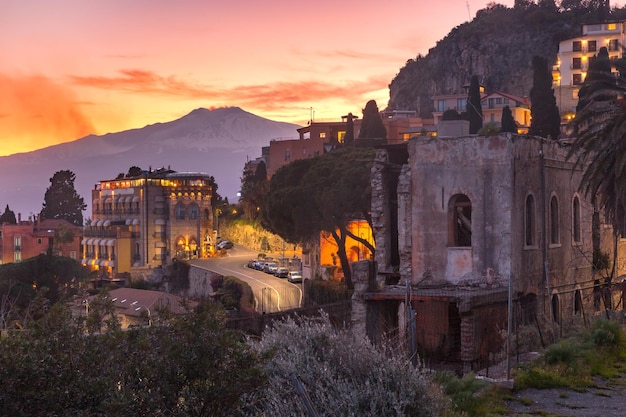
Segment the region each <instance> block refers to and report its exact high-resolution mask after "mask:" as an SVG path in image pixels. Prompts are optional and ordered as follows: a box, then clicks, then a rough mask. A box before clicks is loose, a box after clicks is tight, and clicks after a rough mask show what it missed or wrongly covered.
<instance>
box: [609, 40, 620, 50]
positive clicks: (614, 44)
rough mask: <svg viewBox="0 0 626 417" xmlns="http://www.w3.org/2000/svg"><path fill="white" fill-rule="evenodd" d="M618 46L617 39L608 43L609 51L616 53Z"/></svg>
mask: <svg viewBox="0 0 626 417" xmlns="http://www.w3.org/2000/svg"><path fill="white" fill-rule="evenodd" d="M618 50H619V45H618V41H617V39H611V40H610V41H609V51H618Z"/></svg>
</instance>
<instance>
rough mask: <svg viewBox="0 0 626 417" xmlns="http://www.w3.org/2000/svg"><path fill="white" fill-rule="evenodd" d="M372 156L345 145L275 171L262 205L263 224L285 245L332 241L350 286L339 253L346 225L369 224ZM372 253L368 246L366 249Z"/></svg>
mask: <svg viewBox="0 0 626 417" xmlns="http://www.w3.org/2000/svg"><path fill="white" fill-rule="evenodd" d="M373 160H374V151H373V150H372V149H370V148H359V147H351V146H349V147H348V146H346V147H342V148H339V149H336V150H334V151H332V152H329V153H326V154H324V155H322V156H318V157H315V158H309V159H300V160H296V161H293V162H292V163H290V164H288V165H285V166H283V167H281V168H280V169H278V171H277V172H276V173H275V174H274V176H272V179H271V181H270V189H269V192H268V194H267V195H266V197H265V199H264V204H263V210H262V211H263V225H264V226H265V227H266V228H267V229H268V230H270V231H271V232H272V233H276V234H278V235H279V236H281V237H282V238H284V239H285V240H286V241H288V242H292V243H296V242H301V241H307V240H309V239H316V238H319V233H320V232H322V231H326V232H328V233H330V234H331V235H332V236H333V239H334V240H335V242H336V244H337V247H338V248H339V250H338V255H339V259H340V261H341V267H342V269H343V271H344V276H345V278H346V281H347V282H348V285H349V286H351V275H350V265H349V263H348V258H347V255H346V252H345V244H344V242H345V239H346V236H347V234H348V231H347V224H348V222H349V221H351V220H354V219H358V218H361V219H366V220H367V221H368V223H370V224H371V215H370V209H371V188H370V173H371V166H372V163H373ZM368 249H370V251H371V252H374V247H373V246H372V245H369V246H368Z"/></svg>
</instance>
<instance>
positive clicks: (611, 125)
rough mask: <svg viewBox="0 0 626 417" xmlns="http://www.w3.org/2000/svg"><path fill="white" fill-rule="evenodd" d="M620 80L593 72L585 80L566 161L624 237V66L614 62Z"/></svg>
mask: <svg viewBox="0 0 626 417" xmlns="http://www.w3.org/2000/svg"><path fill="white" fill-rule="evenodd" d="M613 63H614V65H615V67H616V70H617V73H618V74H619V76H618V77H617V78H615V77H614V76H612V75H611V74H609V73H606V72H604V71H599V72H595V74H594V76H592V78H591V79H590V80H585V82H586V84H587V86H586V87H587V88H586V89H585V93H584V95H583V99H584V101H585V102H586V104H585V105H584V106H583V107H582V108H581V109H579V110H578V111H577V112H576V117H575V118H574V119H573V121H572V123H571V127H572V131H573V137H574V141H573V142H572V144H571V148H570V151H569V157H570V158H571V159H574V160H575V162H576V168H581V169H583V177H582V181H581V189H582V190H583V191H584V192H585V195H587V196H588V197H590V198H591V199H592V201H594V202H595V203H597V204H598V205H599V207H600V208H601V209H603V210H604V212H605V217H606V218H607V219H609V222H610V223H611V224H612V225H613V227H614V230H615V232H616V233H618V234H621V235H622V236H626V170H624V162H623V161H624V158H626V141H624V137H625V136H626V102H625V101H624V99H623V98H620V99H613V98H614V97H621V96H623V95H624V94H625V93H626V77H625V75H626V62H625V61H624V60H623V59H620V60H615V61H614V62H613Z"/></svg>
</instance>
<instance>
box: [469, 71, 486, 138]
mask: <svg viewBox="0 0 626 417" xmlns="http://www.w3.org/2000/svg"><path fill="white" fill-rule="evenodd" d="M480 98H481V97H480V84H479V82H478V77H477V76H476V75H473V76H472V78H471V80H470V87H469V96H468V97H467V117H468V120H469V124H470V126H469V132H470V134H472V135H473V134H475V133H478V131H479V130H480V128H481V127H483V108H482V105H481V104H480Z"/></svg>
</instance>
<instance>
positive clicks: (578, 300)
mask: <svg viewBox="0 0 626 417" xmlns="http://www.w3.org/2000/svg"><path fill="white" fill-rule="evenodd" d="M582 313H583V297H582V295H581V294H580V290H576V292H574V315H575V316H578V317H580V316H582Z"/></svg>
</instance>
